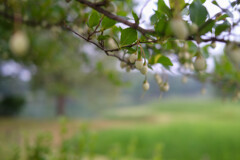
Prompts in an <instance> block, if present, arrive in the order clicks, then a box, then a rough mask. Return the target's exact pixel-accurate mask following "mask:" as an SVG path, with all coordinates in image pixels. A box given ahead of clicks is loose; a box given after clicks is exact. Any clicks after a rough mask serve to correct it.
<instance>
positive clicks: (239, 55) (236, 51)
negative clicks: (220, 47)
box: [225, 43, 240, 64]
mask: <svg viewBox="0 0 240 160" xmlns="http://www.w3.org/2000/svg"><path fill="white" fill-rule="evenodd" d="M225 51H226V53H227V56H228V57H229V59H230V60H231V61H232V62H233V63H235V64H240V48H239V47H238V46H237V44H234V43H231V44H228V45H227V46H226V48H225Z"/></svg>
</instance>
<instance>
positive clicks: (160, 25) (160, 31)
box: [154, 20, 167, 35]
mask: <svg viewBox="0 0 240 160" xmlns="http://www.w3.org/2000/svg"><path fill="white" fill-rule="evenodd" d="M166 25H167V23H165V21H163V20H162V21H161V20H160V21H158V22H157V23H156V24H155V25H154V28H155V31H156V32H157V33H158V34H159V35H164V33H165V32H164V31H165V28H166Z"/></svg>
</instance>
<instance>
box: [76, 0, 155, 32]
mask: <svg viewBox="0 0 240 160" xmlns="http://www.w3.org/2000/svg"><path fill="white" fill-rule="evenodd" d="M76 1H78V2H79V3H81V4H85V5H87V6H88V7H90V8H92V9H95V10H96V11H98V12H99V13H102V14H103V15H105V16H106V17H108V18H110V19H113V20H115V21H117V22H120V23H123V24H125V25H127V26H129V27H131V28H134V29H136V30H138V31H139V32H141V33H142V34H143V35H145V34H147V33H154V30H151V29H144V28H142V27H140V26H139V25H137V24H135V23H132V22H129V21H128V20H126V19H124V18H122V17H120V16H117V15H115V14H112V13H111V12H108V11H107V10H105V9H103V8H101V7H99V5H97V4H95V3H92V2H89V1H88V0H76Z"/></svg>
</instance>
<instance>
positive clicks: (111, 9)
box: [106, 2, 117, 13]
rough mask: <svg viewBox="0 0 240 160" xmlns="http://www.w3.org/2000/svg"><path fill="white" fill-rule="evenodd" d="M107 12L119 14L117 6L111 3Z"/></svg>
mask: <svg viewBox="0 0 240 160" xmlns="http://www.w3.org/2000/svg"><path fill="white" fill-rule="evenodd" d="M106 10H107V11H108V12H112V13H116V12H117V6H116V5H115V3H113V2H110V3H109V4H108V5H107V7H106Z"/></svg>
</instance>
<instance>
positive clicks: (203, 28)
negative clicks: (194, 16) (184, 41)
mask: <svg viewBox="0 0 240 160" xmlns="http://www.w3.org/2000/svg"><path fill="white" fill-rule="evenodd" d="M214 25H215V21H214V20H212V19H209V20H208V21H207V22H206V23H204V24H203V25H202V26H200V29H199V33H200V34H205V33H207V32H211V31H212V28H213V26H214Z"/></svg>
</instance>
